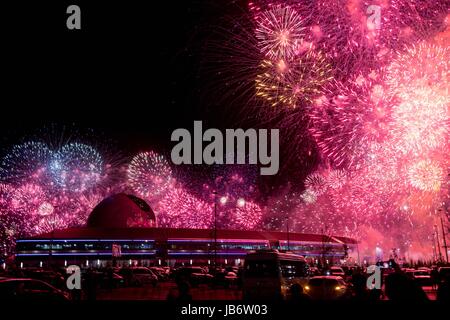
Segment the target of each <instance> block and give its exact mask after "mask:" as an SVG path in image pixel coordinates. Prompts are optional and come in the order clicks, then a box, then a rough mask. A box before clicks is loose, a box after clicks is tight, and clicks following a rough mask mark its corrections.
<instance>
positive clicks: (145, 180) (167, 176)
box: [127, 151, 172, 199]
mask: <svg viewBox="0 0 450 320" xmlns="http://www.w3.org/2000/svg"><path fill="white" fill-rule="evenodd" d="M127 181H128V184H129V185H130V186H131V188H132V189H133V190H134V191H135V192H136V193H137V194H138V195H140V196H141V197H144V198H146V199H153V198H154V197H156V196H160V195H163V194H164V192H165V191H166V190H167V188H168V187H169V186H170V183H171V181H172V169H171V168H170V165H169V163H168V162H167V160H166V159H165V157H164V156H162V155H160V154H158V153H156V152H154V151H148V152H141V153H139V154H137V155H136V156H134V157H133V159H132V160H131V162H130V164H129V166H128V170H127Z"/></svg>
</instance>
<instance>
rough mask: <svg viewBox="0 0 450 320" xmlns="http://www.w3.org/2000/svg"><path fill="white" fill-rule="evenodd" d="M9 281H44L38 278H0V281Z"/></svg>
mask: <svg viewBox="0 0 450 320" xmlns="http://www.w3.org/2000/svg"><path fill="white" fill-rule="evenodd" d="M10 281H38V282H43V283H46V282H44V281H41V280H38V279H30V278H6V277H5V278H0V282H10Z"/></svg>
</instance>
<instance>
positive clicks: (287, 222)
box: [286, 215, 291, 251]
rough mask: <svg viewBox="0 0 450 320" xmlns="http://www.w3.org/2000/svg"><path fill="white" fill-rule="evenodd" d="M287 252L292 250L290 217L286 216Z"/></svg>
mask: <svg viewBox="0 0 450 320" xmlns="http://www.w3.org/2000/svg"><path fill="white" fill-rule="evenodd" d="M286 233H287V251H290V250H291V247H290V241H289V240H290V239H289V215H287V216H286Z"/></svg>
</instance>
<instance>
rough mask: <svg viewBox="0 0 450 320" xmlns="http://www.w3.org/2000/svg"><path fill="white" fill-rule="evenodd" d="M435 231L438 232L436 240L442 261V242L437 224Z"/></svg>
mask: <svg viewBox="0 0 450 320" xmlns="http://www.w3.org/2000/svg"><path fill="white" fill-rule="evenodd" d="M434 232H435V234H436V242H437V248H438V253H439V261H440V262H442V252H441V242H440V241H439V231H438V226H437V224H435V225H434Z"/></svg>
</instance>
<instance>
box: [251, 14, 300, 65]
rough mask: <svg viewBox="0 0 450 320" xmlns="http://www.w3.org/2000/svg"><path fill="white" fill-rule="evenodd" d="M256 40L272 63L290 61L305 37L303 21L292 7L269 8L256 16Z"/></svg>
mask: <svg viewBox="0 0 450 320" xmlns="http://www.w3.org/2000/svg"><path fill="white" fill-rule="evenodd" d="M256 21H257V27H256V30H255V35H256V39H257V40H258V44H259V47H260V50H261V52H262V53H263V54H264V55H265V56H266V57H268V58H269V59H270V60H272V61H280V60H291V59H292V58H293V57H294V56H295V55H296V54H297V52H298V48H299V47H300V45H301V43H302V42H303V38H304V36H305V27H304V21H303V18H302V17H301V15H300V14H299V13H298V12H297V11H296V10H295V9H294V8H292V7H290V6H285V5H275V6H271V7H270V9H269V10H266V11H264V12H261V13H260V14H259V15H258V16H257V19H256Z"/></svg>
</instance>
